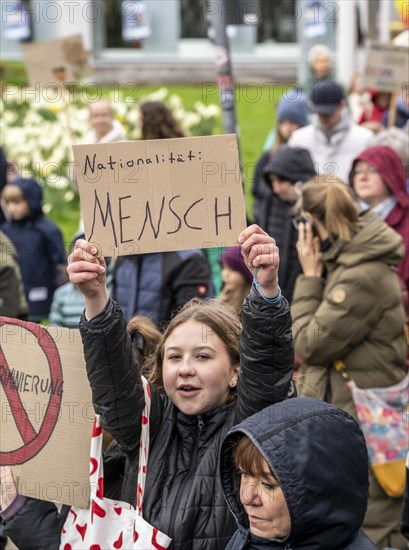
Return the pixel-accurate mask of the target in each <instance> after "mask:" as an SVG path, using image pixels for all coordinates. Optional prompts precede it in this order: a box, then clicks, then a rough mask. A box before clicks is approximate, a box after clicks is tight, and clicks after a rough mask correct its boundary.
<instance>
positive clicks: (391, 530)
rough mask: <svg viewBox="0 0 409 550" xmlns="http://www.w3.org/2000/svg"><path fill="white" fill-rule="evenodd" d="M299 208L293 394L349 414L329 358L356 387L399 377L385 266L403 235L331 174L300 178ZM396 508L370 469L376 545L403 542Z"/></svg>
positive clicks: (401, 349)
mask: <svg viewBox="0 0 409 550" xmlns="http://www.w3.org/2000/svg"><path fill="white" fill-rule="evenodd" d="M301 209H302V212H303V214H304V216H305V222H304V223H300V224H299V234H298V242H297V249H298V253H299V258H300V264H301V267H302V270H303V274H302V275H300V276H299V277H298V279H297V282H296V286H295V291H294V296H293V302H292V308H291V312H292V317H293V333H294V342H295V351H296V353H297V355H298V357H299V358H300V359H301V367H300V370H299V373H298V378H297V386H298V393H299V395H300V396H301V397H318V398H320V399H323V400H325V401H328V402H330V403H334V404H336V405H337V406H338V407H340V408H342V409H344V410H345V411H346V412H348V413H349V414H351V415H352V416H354V417H355V418H356V412H355V407H354V404H353V401H352V397H351V393H350V391H349V389H348V387H347V385H346V383H345V380H344V379H343V378H342V377H341V375H340V373H338V372H336V371H335V369H334V368H332V365H333V363H334V361H336V360H341V361H343V363H344V364H345V365H346V367H347V369H348V372H349V374H350V377H351V378H352V379H353V380H354V381H355V383H356V385H357V386H358V387H360V388H370V387H378V388H382V387H388V386H391V385H394V384H397V383H398V382H400V381H401V380H402V379H403V378H404V376H405V368H404V361H405V357H406V343H405V341H404V339H403V337H402V336H403V332H402V327H403V324H404V310H403V306H402V299H401V292H400V288H399V283H398V279H397V276H396V273H394V271H393V270H392V267H393V266H397V265H399V264H400V262H401V260H402V255H403V246H402V238H401V236H400V235H398V233H396V232H395V231H394V230H393V229H391V228H390V227H389V226H388V225H387V224H386V223H384V222H383V221H382V220H381V218H380V217H379V216H378V215H377V214H375V213H374V212H373V211H371V210H366V211H364V212H360V209H359V205H358V203H357V201H356V199H355V195H354V194H353V191H352V190H351V188H350V187H349V186H346V185H345V184H344V183H343V182H342V181H341V180H338V179H337V178H334V177H332V178H328V177H320V178H317V179H316V180H314V181H310V182H307V183H306V184H305V185H304V186H303V187H302V188H301ZM314 231H315V232H316V234H314ZM401 507H402V499H399V498H390V497H389V496H387V495H386V493H385V492H384V491H383V489H382V488H381V486H380V485H379V484H378V482H377V481H376V479H375V478H374V476H373V475H372V473H370V493H369V504H368V513H367V515H366V517H365V521H364V524H363V528H364V530H365V532H366V534H367V535H368V536H369V538H371V539H372V540H373V541H374V542H375V543H376V544H377V545H378V547H379V548H382V549H383V548H384V547H387V546H389V547H392V548H396V549H399V550H404V549H406V542H405V540H404V538H403V537H402V535H401V534H400V533H399V520H400V515H401Z"/></svg>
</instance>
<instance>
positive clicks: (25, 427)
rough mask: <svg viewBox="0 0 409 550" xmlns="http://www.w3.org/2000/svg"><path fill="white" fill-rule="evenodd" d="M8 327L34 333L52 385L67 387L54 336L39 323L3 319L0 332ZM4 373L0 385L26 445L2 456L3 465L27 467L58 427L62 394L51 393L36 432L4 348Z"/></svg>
mask: <svg viewBox="0 0 409 550" xmlns="http://www.w3.org/2000/svg"><path fill="white" fill-rule="evenodd" d="M4 325H17V326H20V327H22V328H23V329H25V330H27V331H29V332H31V333H32V334H33V335H34V336H35V337H36V339H37V342H38V344H39V345H40V347H41V349H42V351H43V352H44V354H45V356H46V358H47V361H48V366H49V369H50V376H51V384H52V385H53V386H54V387H58V386H60V385H61V384H62V383H63V372H62V366H61V360H60V354H59V353H58V349H57V346H56V345H55V342H54V340H53V339H52V338H51V336H50V334H49V333H48V332H47V330H45V328H43V327H42V326H41V325H37V324H36V323H26V322H24V321H20V320H18V319H7V318H6V317H3V318H0V328H1V327H3V326H4ZM0 369H1V371H2V376H1V377H0V384H2V386H3V390H4V393H5V394H6V397H7V399H8V402H9V404H10V408H11V413H12V415H13V418H14V421H15V423H16V426H17V429H18V431H19V433H20V435H21V438H22V440H23V442H24V444H23V445H22V446H21V447H19V448H18V449H15V450H14V451H7V452H0V465H2V466H13V465H16V464H23V463H24V462H27V461H28V460H30V459H31V458H33V457H34V456H35V455H36V454H38V453H39V452H40V451H41V449H42V448H43V447H44V446H45V445H46V444H47V442H48V440H49V439H50V437H51V434H52V433H53V430H54V428H55V426H56V424H57V420H58V416H59V413H60V409H61V401H62V392H58V393H60V395H58V393H57V392H51V393H50V400H49V402H48V405H47V409H46V411H45V413H44V418H43V421H42V423H41V427H40V430H39V431H38V432H36V431H35V429H34V428H33V426H32V424H31V422H30V419H29V417H28V415H27V412H26V410H25V409H24V406H23V403H22V401H21V398H20V394H19V392H18V390H17V388H16V386H15V385H14V383H13V379H12V376H11V371H10V368H9V366H8V363H7V360H6V358H5V356H4V353H3V350H2V347H1V345H0Z"/></svg>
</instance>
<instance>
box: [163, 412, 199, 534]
mask: <svg viewBox="0 0 409 550" xmlns="http://www.w3.org/2000/svg"><path fill="white" fill-rule="evenodd" d="M197 425H198V428H199V433H198V435H197V437H196V438H195V444H194V447H193V449H192V454H191V460H190V465H189V470H188V472H187V474H186V477H185V479H184V486H185V487H186V485H187V483H186V481H187V480H190V478H191V477H192V474H193V477H194V476H195V473H196V466H197V465H196V460H197V455H198V453H199V446H200V434H201V431H202V429H203V426H204V422H203V418H202V417H201V416H200V415H199V416H198V418H197ZM182 496H183V490H182V488H181V487H179V490H178V492H177V496H176V499H175V504H174V506H173V507H172V514H171V518H170V522H169V526H174V525H176V518H177V514H178V512H179V506H180V501H181V500H182Z"/></svg>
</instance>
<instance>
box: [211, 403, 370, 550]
mask: <svg viewBox="0 0 409 550" xmlns="http://www.w3.org/2000/svg"><path fill="white" fill-rule="evenodd" d="M243 435H247V436H248V437H249V438H250V439H251V441H252V442H253V444H254V445H255V446H256V447H257V449H258V450H259V451H260V453H261V454H262V455H263V457H264V459H265V460H266V462H267V463H268V465H269V467H270V469H271V470H272V472H273V475H274V477H275V478H276V479H277V481H278V483H279V484H280V486H281V488H282V490H283V493H284V496H285V499H286V501H287V506H288V509H289V512H290V517H291V531H290V534H289V535H288V536H287V537H286V538H285V539H281V540H279V539H263V538H259V537H256V536H254V535H252V534H251V533H250V532H249V524H248V518H247V514H246V512H245V510H244V507H243V506H242V504H241V502H240V498H239V492H240V491H239V488H240V476H239V473H238V472H237V470H236V468H235V464H234V459H233V456H234V450H235V447H236V445H237V443H238V441H239V440H240V439H241V438H242V437H243ZM220 477H221V486H222V490H223V494H224V497H225V499H226V501H227V504H228V506H229V508H230V511H231V512H232V514H233V515H234V517H235V519H236V522H237V526H238V530H237V531H236V533H235V534H234V535H233V537H232V539H231V540H230V542H229V543H228V545H227V547H226V550H242V549H248V550H270V549H271V550H280V549H281V550H284V549H286V550H376V546H375V545H374V544H373V543H372V542H371V541H370V540H369V539H368V537H367V536H366V535H365V534H364V532H363V531H362V530H361V525H362V521H363V519H364V516H365V513H366V507H367V500H368V456H367V450H366V445H365V440H364V437H363V435H362V432H361V430H360V428H359V425H358V424H357V422H356V421H355V420H354V419H353V418H352V417H351V416H350V415H348V413H346V412H344V411H342V410H341V409H338V408H337V407H336V406H334V405H331V404H328V403H324V402H322V401H318V400H316V399H311V398H294V399H290V400H287V401H283V402H281V403H278V404H276V405H273V406H270V407H268V408H266V409H264V410H262V411H261V412H259V413H257V414H255V415H253V416H251V417H249V418H247V419H246V420H244V421H243V422H242V423H241V424H239V425H238V426H236V427H235V428H233V429H232V430H231V431H230V432H229V433H228V435H227V436H226V438H225V440H224V442H223V445H222V448H221V454H220Z"/></svg>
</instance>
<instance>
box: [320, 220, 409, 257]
mask: <svg viewBox="0 0 409 550" xmlns="http://www.w3.org/2000/svg"><path fill="white" fill-rule="evenodd" d="M360 221H361V227H360V229H359V231H358V233H356V234H355V235H354V236H353V238H352V240H351V241H350V242H343V241H337V242H335V243H333V244H332V245H331V246H330V247H329V248H328V249H327V250H325V251H324V252H323V260H324V261H325V262H326V263H327V265H328V263H329V264H331V262H335V263H336V264H338V265H342V266H345V267H353V266H357V265H359V264H361V263H364V262H374V261H383V262H385V263H386V264H388V265H390V266H397V265H399V264H400V262H401V261H402V258H403V246H402V237H401V236H400V235H399V234H398V233H397V232H396V231H394V230H393V229H391V228H390V227H389V226H388V225H387V224H386V223H385V222H384V221H383V220H381V218H380V217H379V216H378V215H377V214H375V213H374V212H372V210H366V211H365V212H363V213H362V214H361V215H360Z"/></svg>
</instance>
